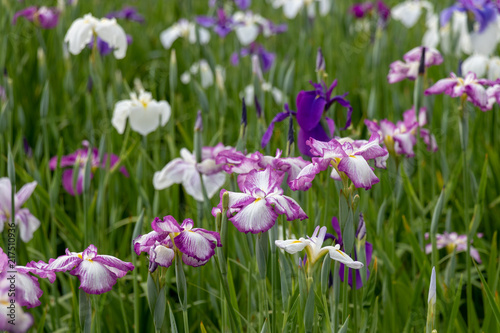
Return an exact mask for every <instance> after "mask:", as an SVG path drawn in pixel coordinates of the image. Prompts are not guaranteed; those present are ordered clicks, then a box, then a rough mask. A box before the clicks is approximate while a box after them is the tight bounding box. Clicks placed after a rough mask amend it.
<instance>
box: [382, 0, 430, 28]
mask: <svg viewBox="0 0 500 333" xmlns="http://www.w3.org/2000/svg"><path fill="white" fill-rule="evenodd" d="M424 8H425V9H427V18H428V19H429V17H430V15H432V14H433V6H432V4H431V3H430V2H429V1H411V0H410V1H405V2H402V3H400V4H398V5H396V6H394V8H392V10H391V17H392V18H393V19H395V20H396V21H400V22H401V23H402V24H403V25H404V26H405V27H407V28H411V27H413V26H414V25H415V24H416V23H417V21H418V19H419V18H420V15H421V14H422V9H424Z"/></svg>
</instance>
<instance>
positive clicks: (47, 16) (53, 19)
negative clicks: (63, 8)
mask: <svg viewBox="0 0 500 333" xmlns="http://www.w3.org/2000/svg"><path fill="white" fill-rule="evenodd" d="M19 17H25V18H26V19H27V20H28V21H30V22H33V23H35V24H36V25H38V26H40V27H41V28H42V29H52V28H55V27H56V26H57V23H58V22H59V9H57V8H56V7H45V6H42V7H36V6H31V7H28V8H25V9H23V10H20V11H18V12H17V13H15V14H14V17H13V18H12V24H16V23H17V19H18V18H19Z"/></svg>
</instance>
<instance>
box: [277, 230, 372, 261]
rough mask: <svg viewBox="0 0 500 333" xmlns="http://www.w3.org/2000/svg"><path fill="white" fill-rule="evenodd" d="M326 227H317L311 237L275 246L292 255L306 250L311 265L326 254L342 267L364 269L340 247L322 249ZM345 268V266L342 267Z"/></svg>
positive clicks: (280, 241)
mask: <svg viewBox="0 0 500 333" xmlns="http://www.w3.org/2000/svg"><path fill="white" fill-rule="evenodd" d="M325 235H326V227H321V228H320V226H317V227H316V229H315V230H314V233H313V234H312V236H311V237H307V238H302V237H301V238H299V239H287V240H276V241H275V244H276V246H277V247H279V248H280V249H283V250H285V251H286V252H288V253H290V254H294V253H297V252H300V251H302V250H305V251H306V253H307V261H308V262H309V264H310V265H314V263H315V262H316V261H318V260H319V259H321V257H323V256H324V255H325V254H327V253H328V254H329V255H330V258H332V259H333V260H337V261H339V262H340V263H341V264H342V265H344V264H345V265H347V267H351V268H354V269H360V268H361V267H363V266H364V265H363V263H362V262H359V261H354V260H352V258H351V257H349V256H348V255H347V254H346V253H345V252H342V251H341V250H340V245H339V244H336V245H335V246H325V247H322V245H323V241H324V240H325ZM342 267H343V266H342Z"/></svg>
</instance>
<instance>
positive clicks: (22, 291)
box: [15, 270, 43, 309]
mask: <svg viewBox="0 0 500 333" xmlns="http://www.w3.org/2000/svg"><path fill="white" fill-rule="evenodd" d="M15 283H16V289H15V294H16V300H17V301H18V302H19V305H20V306H26V307H27V308H28V309H30V308H34V307H36V306H39V305H40V304H42V302H40V297H42V295H43V291H42V289H40V284H39V282H38V278H36V277H34V276H31V275H29V274H27V273H23V272H22V271H21V270H18V271H17V274H16V282H15Z"/></svg>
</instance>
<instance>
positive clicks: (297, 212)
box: [266, 195, 308, 221]
mask: <svg viewBox="0 0 500 333" xmlns="http://www.w3.org/2000/svg"><path fill="white" fill-rule="evenodd" d="M266 200H267V202H268V203H269V204H271V205H274V211H275V212H277V213H278V214H280V215H282V214H285V216H286V219H287V221H293V220H297V219H300V220H304V219H307V218H308V217H307V215H306V213H305V212H304V210H302V208H301V207H300V205H299V204H298V203H297V202H296V201H295V200H293V199H292V198H290V197H287V196H285V195H274V196H269V197H267V198H266Z"/></svg>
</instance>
